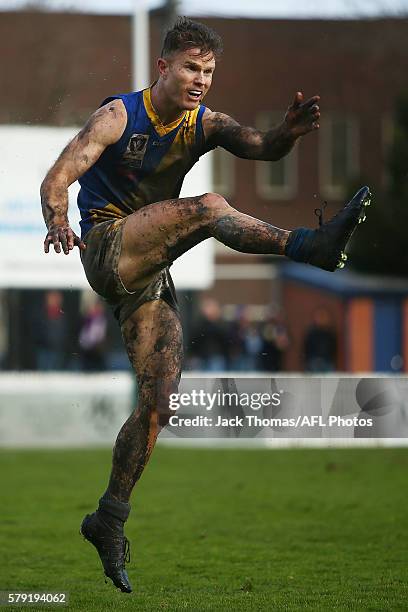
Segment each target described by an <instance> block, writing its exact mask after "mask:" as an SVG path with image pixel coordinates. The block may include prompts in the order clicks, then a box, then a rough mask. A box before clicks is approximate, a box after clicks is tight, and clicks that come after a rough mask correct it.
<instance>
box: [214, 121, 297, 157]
mask: <svg viewBox="0 0 408 612" xmlns="http://www.w3.org/2000/svg"><path fill="white" fill-rule="evenodd" d="M210 129H211V131H213V136H211V137H210V138H209V139H208V146H209V147H210V148H212V147H213V146H222V147H224V148H225V149H227V151H230V152H231V153H233V154H234V155H237V156H238V157H242V158H244V159H258V160H264V161H276V160H278V159H281V157H283V156H285V155H286V154H287V153H289V151H290V150H291V149H292V147H293V145H294V144H295V142H296V138H295V137H294V136H293V135H292V134H291V132H290V131H289V130H287V129H284V126H278V127H276V128H273V129H271V130H269V131H268V132H261V131H259V130H256V129H255V128H252V127H244V126H242V125H240V124H239V123H237V121H235V120H234V119H232V118H231V117H229V116H228V115H224V114H223V113H213V115H212V117H211V128H210Z"/></svg>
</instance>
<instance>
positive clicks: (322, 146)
mask: <svg viewBox="0 0 408 612" xmlns="http://www.w3.org/2000/svg"><path fill="white" fill-rule="evenodd" d="M339 118H341V119H342V120H346V121H347V178H346V180H345V183H344V185H335V184H333V176H332V151H333V146H332V145H333V130H332V127H333V122H334V121H335V120H336V119H339ZM359 173H360V134H359V123H358V120H357V118H356V117H354V116H353V115H349V114H347V115H344V114H341V113H331V114H325V115H324V120H323V121H322V122H321V124H320V129H319V181H320V192H321V194H322V195H323V197H326V198H331V199H342V198H343V197H344V196H345V195H346V192H347V183H348V181H352V180H353V178H355V177H356V176H358V175H359Z"/></svg>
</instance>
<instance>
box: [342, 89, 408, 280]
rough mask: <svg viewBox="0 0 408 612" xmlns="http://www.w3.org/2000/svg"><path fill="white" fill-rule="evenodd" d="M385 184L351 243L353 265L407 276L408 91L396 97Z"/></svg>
mask: <svg viewBox="0 0 408 612" xmlns="http://www.w3.org/2000/svg"><path fill="white" fill-rule="evenodd" d="M387 175H388V180H387V185H386V186H385V188H384V189H383V190H382V192H379V193H376V194H374V197H373V205H372V207H370V209H368V218H367V223H365V224H364V225H363V226H362V227H361V228H360V229H359V232H358V234H357V236H358V238H356V239H355V240H354V241H353V242H352V245H351V253H350V257H351V261H352V263H353V267H355V268H356V269H358V270H359V271H362V272H369V273H376V274H383V275H389V276H404V277H405V276H407V277H408V248H407V228H408V92H405V93H404V94H402V95H401V96H400V97H399V98H398V99H397V101H396V104H395V110H394V130H393V139H392V143H391V146H390V148H389V151H388V156H387Z"/></svg>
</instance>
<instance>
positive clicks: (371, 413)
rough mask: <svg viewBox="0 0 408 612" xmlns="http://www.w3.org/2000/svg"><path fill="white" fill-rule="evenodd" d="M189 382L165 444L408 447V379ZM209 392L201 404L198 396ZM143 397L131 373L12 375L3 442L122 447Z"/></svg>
mask: <svg viewBox="0 0 408 612" xmlns="http://www.w3.org/2000/svg"><path fill="white" fill-rule="evenodd" d="M180 390H181V392H182V393H183V401H182V403H181V406H180V408H179V410H177V412H176V417H175V418H174V422H173V423H172V425H173V426H172V427H171V428H166V429H165V430H164V431H163V432H162V433H161V435H160V441H161V442H162V443H166V444H175V445H181V446H185V445H195V446H215V445H216V446H219V445H223V446H226V447H230V446H247V447H258V446H261V447H282V446H293V447H297V446H318V447H321V446H344V445H346V446H351V445H353V446H376V445H382V446H390V445H392V446H402V445H404V446H405V445H406V444H407V440H408V411H407V397H408V378H407V377H397V376H396V377H377V376H376V377H372V376H371V377H370V376H365V377H364V378H362V377H361V375H360V376H355V377H352V376H345V377H333V376H329V377H305V376H303V375H297V376H296V375H292V376H290V375H287V376H283V375H280V376H276V377H274V378H271V377H270V376H269V377H267V376H264V377H262V376H261V375H260V374H258V373H256V374H255V373H254V374H252V375H251V374H247V375H246V376H244V377H243V376H242V374H240V375H239V377H238V376H237V377H235V376H234V375H233V374H230V373H229V374H228V377H226V375H225V374H219V375H214V374H211V375H205V374H204V375H203V374H198V373H195V374H193V373H189V374H187V375H185V376H184V377H183V380H182V385H181V389H180ZM199 394H201V402H195V403H194V402H192V401H191V398H193V399H194V398H195V399H197V398H199ZM224 396H228V401H229V404H228V406H226V405H225V402H223V398H224ZM262 397H263V398H265V400H266V401H265V402H264V404H263V405H262V406H261V405H260V403H259V400H260V398H262ZM268 397H269V398H271V397H273V398H274V400H276V401H273V402H272V403H271V401H269V403H268ZM135 398H136V389H135V386H134V380H133V377H132V376H131V375H130V374H129V373H126V372H106V373H103V374H93V375H89V374H72V373H71V374H37V373H12V374H2V375H0V446H1V447H45V446H57V447H58V446H60V447H72V446H91V445H104V446H112V444H113V442H114V440H115V438H116V435H117V433H118V431H119V429H120V427H121V425H122V424H123V422H124V421H125V420H126V418H127V417H128V416H129V414H130V412H131V410H132V408H133V407H134V405H135V401H136V399H135ZM208 398H210V400H211V401H209V402H208V401H207V400H208ZM231 398H232V400H231ZM254 398H255V399H256V402H254ZM179 399H180V398H179ZM199 399H200V398H199ZM260 408H261V410H260ZM194 417H195V421H191V419H193V418H194ZM189 419H190V420H189ZM186 423H187V425H186Z"/></svg>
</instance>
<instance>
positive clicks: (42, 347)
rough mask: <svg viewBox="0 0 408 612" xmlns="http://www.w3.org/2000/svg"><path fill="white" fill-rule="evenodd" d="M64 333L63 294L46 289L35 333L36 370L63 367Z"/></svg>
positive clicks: (59, 368) (60, 368)
mask: <svg viewBox="0 0 408 612" xmlns="http://www.w3.org/2000/svg"><path fill="white" fill-rule="evenodd" d="M65 334H66V320H65V317H64V310H63V295H62V293H61V291H55V290H52V291H47V292H46V293H45V295H44V305H43V309H42V313H41V316H40V319H39V321H38V326H37V327H36V334H35V342H36V345H37V351H36V362H37V364H36V365H37V369H38V370H62V369H63V366H64V355H65Z"/></svg>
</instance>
